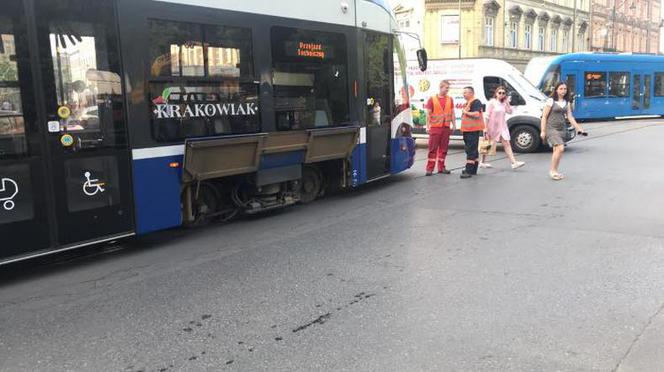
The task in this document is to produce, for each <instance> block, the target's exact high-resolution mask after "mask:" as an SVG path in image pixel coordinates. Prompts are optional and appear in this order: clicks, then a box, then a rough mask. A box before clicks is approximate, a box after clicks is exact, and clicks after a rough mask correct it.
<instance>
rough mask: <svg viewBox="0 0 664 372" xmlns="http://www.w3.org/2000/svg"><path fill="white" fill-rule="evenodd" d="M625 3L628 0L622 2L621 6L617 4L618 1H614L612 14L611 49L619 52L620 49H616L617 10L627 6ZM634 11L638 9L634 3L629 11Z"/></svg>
mask: <svg viewBox="0 0 664 372" xmlns="http://www.w3.org/2000/svg"><path fill="white" fill-rule="evenodd" d="M625 1H627V0H624V1H622V2H621V3H620V5H618V4H616V0H613V13H612V14H611V48H612V49H613V50H614V51H617V50H618V48H617V47H616V8H618V7H619V6H623V5H625ZM634 9H636V5H634V3H632V5H630V6H629V10H634Z"/></svg>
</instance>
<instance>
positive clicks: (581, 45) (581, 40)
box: [576, 33, 586, 51]
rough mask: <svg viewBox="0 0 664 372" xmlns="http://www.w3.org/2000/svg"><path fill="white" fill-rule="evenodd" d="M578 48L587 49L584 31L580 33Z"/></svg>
mask: <svg viewBox="0 0 664 372" xmlns="http://www.w3.org/2000/svg"><path fill="white" fill-rule="evenodd" d="M576 44H577V45H576V50H581V51H583V50H585V49H586V47H585V35H584V34H583V33H580V34H579V41H578V42H577V43H576Z"/></svg>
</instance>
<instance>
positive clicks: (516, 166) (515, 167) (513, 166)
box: [512, 161, 526, 169]
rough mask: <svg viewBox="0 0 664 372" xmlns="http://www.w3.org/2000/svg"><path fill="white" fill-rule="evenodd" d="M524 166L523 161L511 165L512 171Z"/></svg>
mask: <svg viewBox="0 0 664 372" xmlns="http://www.w3.org/2000/svg"><path fill="white" fill-rule="evenodd" d="M524 165H526V163H525V162H523V161H516V162H514V163H512V169H518V168H521V167H523V166H524Z"/></svg>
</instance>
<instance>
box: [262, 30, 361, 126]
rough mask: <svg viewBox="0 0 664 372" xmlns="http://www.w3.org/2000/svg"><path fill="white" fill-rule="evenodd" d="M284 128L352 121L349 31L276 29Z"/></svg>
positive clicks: (279, 116)
mask: <svg viewBox="0 0 664 372" xmlns="http://www.w3.org/2000/svg"><path fill="white" fill-rule="evenodd" d="M271 37H272V60H273V66H272V67H273V69H274V71H273V85H274V101H275V102H274V106H275V107H274V110H275V115H276V122H277V129H278V130H299V129H306V128H318V127H329V126H335V125H343V124H347V123H348V122H349V120H350V109H349V104H348V60H347V58H346V37H345V36H344V35H343V34H337V33H331V32H321V31H312V30H304V29H295V28H286V27H272V30H271Z"/></svg>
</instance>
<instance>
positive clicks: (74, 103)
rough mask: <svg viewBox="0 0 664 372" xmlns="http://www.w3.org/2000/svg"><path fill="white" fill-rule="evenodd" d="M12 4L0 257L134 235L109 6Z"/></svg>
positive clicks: (41, 1)
mask: <svg viewBox="0 0 664 372" xmlns="http://www.w3.org/2000/svg"><path fill="white" fill-rule="evenodd" d="M5 2H7V0H6V1H5ZM8 2H9V4H10V5H9V6H4V4H3V7H2V8H0V28H1V29H2V40H3V43H2V44H3V45H2V46H1V47H0V74H2V73H3V71H5V72H4V76H2V77H0V79H4V80H5V81H6V83H4V85H1V86H0V87H2V88H0V94H2V95H4V96H5V97H0V101H2V102H0V108H2V109H3V110H2V111H0V146H2V147H0V149H2V150H0V159H1V160H0V161H1V162H2V163H0V164H10V165H9V170H5V169H6V168H5V169H3V168H2V167H1V166H0V199H2V198H3V196H4V198H5V199H6V200H4V204H0V206H1V207H2V209H0V224H1V225H0V234H1V236H3V237H9V241H10V244H5V242H6V241H7V240H5V241H4V242H3V244H0V256H1V257H7V256H13V255H17V254H21V253H28V252H32V251H35V250H40V249H48V248H54V247H58V246H70V245H76V244H82V243H86V242H88V241H93V240H99V239H101V238H112V237H115V236H120V235H125V234H128V233H130V232H131V231H132V230H133V222H132V218H133V216H132V210H131V202H130V201H131V195H130V178H129V150H128V145H127V135H126V126H125V121H124V109H123V100H122V91H121V79H120V58H119V50H118V40H117V34H116V23H115V20H114V16H113V15H114V14H115V11H114V9H113V6H112V2H106V1H103V2H102V1H100V2H96V1H95V2H91V1H87V0H28V1H17V0H8ZM23 4H26V6H25V8H24V5H23ZM2 17H5V19H2ZM26 19H27V20H31V21H32V20H34V23H33V22H30V23H28V24H26ZM8 27H9V28H11V30H7V28H8ZM3 64H4V65H5V66H3ZM6 68H9V70H5V69H6ZM12 69H13V70H12ZM7 71H10V72H7ZM11 71H14V72H11ZM5 87H8V88H5ZM5 101H6V102H7V103H5ZM14 189H15V190H16V193H15V194H14V195H13V196H12V190H14ZM7 190H9V191H7ZM3 192H4V193H3ZM7 198H9V199H7ZM0 203H3V202H0Z"/></svg>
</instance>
